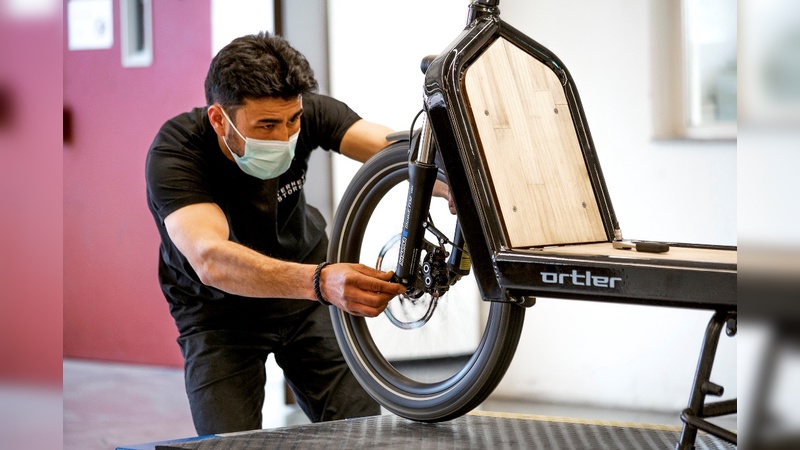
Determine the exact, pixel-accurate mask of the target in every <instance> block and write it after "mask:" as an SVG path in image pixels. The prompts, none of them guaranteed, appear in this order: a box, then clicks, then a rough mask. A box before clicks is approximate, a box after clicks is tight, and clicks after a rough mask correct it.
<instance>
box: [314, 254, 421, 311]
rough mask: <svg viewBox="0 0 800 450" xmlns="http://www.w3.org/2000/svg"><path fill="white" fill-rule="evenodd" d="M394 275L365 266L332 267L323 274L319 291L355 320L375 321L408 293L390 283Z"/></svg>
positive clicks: (323, 271)
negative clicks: (389, 306)
mask: <svg viewBox="0 0 800 450" xmlns="http://www.w3.org/2000/svg"><path fill="white" fill-rule="evenodd" d="M393 274H394V273H393V272H381V271H379V270H376V269H373V268H371V267H368V266H365V265H363V264H351V263H339V264H330V265H328V266H325V268H323V269H322V272H321V273H320V290H321V291H322V296H323V297H324V298H325V300H327V301H329V302H330V303H332V304H333V305H335V306H336V307H338V308H340V309H342V310H344V311H346V312H348V313H350V314H352V315H354V316H366V317H375V316H377V315H378V314H380V313H381V312H383V310H384V309H386V305H387V304H388V303H389V301H390V300H391V299H393V298H394V297H396V296H398V295H400V294H402V293H404V292H405V291H406V288H405V287H403V285H401V284H398V283H392V282H391V281H390V280H391V279H392V275H393Z"/></svg>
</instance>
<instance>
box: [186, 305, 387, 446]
mask: <svg viewBox="0 0 800 450" xmlns="http://www.w3.org/2000/svg"><path fill="white" fill-rule="evenodd" d="M262 330H269V331H253V330H206V331H201V332H198V333H195V334H191V335H188V336H184V337H181V338H179V339H178V342H179V344H180V346H181V351H182V352H183V357H184V361H185V380H186V393H187V394H188V396H189V404H190V406H191V410H192V418H193V420H194V426H195V429H196V430H197V433H198V435H200V436H202V435H209V434H219V433H228V432H233V431H243V430H253V429H260V428H261V423H262V416H261V410H262V408H263V404H264V385H265V383H266V370H265V362H266V359H267V355H269V354H270V353H274V354H275V360H276V362H277V363H278V365H279V366H280V367H281V368H282V369H283V371H284V376H285V377H286V380H287V382H288V383H289V386H290V387H291V388H292V391H293V392H294V394H295V397H296V398H297V402H298V404H299V405H300V407H301V408H302V409H303V412H305V414H306V415H307V416H308V418H309V419H310V420H311V421H313V422H319V421H326V420H337V419H344V418H350V417H362V416H370V415H377V414H380V407H379V406H378V404H377V403H376V402H375V401H374V400H372V398H370V397H369V395H368V394H367V393H366V392H365V391H364V390H363V389H362V388H361V386H360V385H359V384H358V382H357V381H356V380H355V378H354V377H353V375H352V373H351V372H350V370H349V368H348V367H347V364H346V363H345V361H344V359H343V357H342V354H341V351H340V350H339V347H338V345H337V343H336V337H335V336H334V334H333V328H332V326H331V321H330V313H329V312H328V308H327V307H324V306H322V305H315V306H313V307H311V308H309V309H308V310H306V311H304V312H303V313H301V314H298V315H295V316H288V317H281V318H277V319H275V321H274V323H265V324H264V327H263V329H262Z"/></svg>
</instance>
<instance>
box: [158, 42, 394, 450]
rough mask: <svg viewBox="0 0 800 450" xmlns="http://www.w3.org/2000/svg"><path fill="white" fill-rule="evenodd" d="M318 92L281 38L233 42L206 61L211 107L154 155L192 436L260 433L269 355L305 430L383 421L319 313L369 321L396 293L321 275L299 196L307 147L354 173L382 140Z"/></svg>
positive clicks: (312, 220) (377, 277)
mask: <svg viewBox="0 0 800 450" xmlns="http://www.w3.org/2000/svg"><path fill="white" fill-rule="evenodd" d="M316 88H317V83H316V81H315V79H314V74H313V72H312V70H311V68H310V67H309V65H308V62H307V61H306V59H305V58H304V57H303V56H302V55H301V54H300V53H299V52H297V51H296V50H295V49H293V48H292V47H290V46H289V45H288V44H287V43H286V41H284V40H283V39H282V38H280V37H277V36H270V35H268V34H265V33H261V34H258V35H251V36H244V37H241V38H238V39H235V40H234V41H233V42H231V43H230V44H229V45H228V46H226V47H225V48H223V49H222V50H221V51H220V52H219V53H218V54H217V55H216V56H215V57H214V59H213V61H212V63H211V66H210V68H209V71H208V75H207V78H206V82H205V91H206V101H207V106H206V107H205V108H196V109H194V110H192V111H191V112H188V113H185V114H181V115H179V116H177V117H175V118H173V119H171V120H169V121H168V122H167V123H166V124H164V126H163V127H162V128H161V130H160V131H159V133H158V135H157V136H156V138H155V140H154V142H153V144H152V146H151V147H150V151H149V153H148V156H147V165H146V178H147V199H148V204H149V207H150V210H151V212H152V214H153V217H154V219H155V222H156V225H157V227H158V230H159V233H160V235H161V240H162V242H161V248H160V260H159V282H160V284H161V287H162V290H163V292H164V295H165V296H166V298H167V300H168V302H169V306H170V312H171V314H172V316H173V318H174V319H175V323H176V325H177V327H178V331H179V333H180V337H179V338H178V343H179V344H180V347H181V351H182V353H183V357H184V360H185V367H184V369H185V381H186V392H187V395H188V397H189V403H190V406H191V410H192V417H193V420H194V424H195V428H196V429H197V432H198V434H200V435H206V434H216V433H223V432H232V431H239V430H248V429H257V428H261V419H262V417H261V409H262V407H263V401H264V383H265V380H266V374H265V368H264V363H265V361H266V358H267V355H268V354H270V353H274V355H275V360H276V361H277V363H278V365H279V366H280V367H281V368H282V369H283V371H284V375H285V376H286V379H287V381H288V383H289V385H290V386H291V388H292V390H293V392H294V393H295V396H296V398H297V401H298V403H299V405H300V407H301V408H302V409H303V411H304V412H305V413H306V415H307V416H308V417H309V419H311V420H312V421H315V422H316V421H322V420H334V419H342V418H347V417H357V416H365V415H375V414H379V413H380V409H379V407H378V405H377V404H376V403H375V402H374V401H373V400H372V399H371V398H369V396H368V395H367V394H366V393H365V392H364V391H363V389H361V387H360V386H359V385H358V384H357V382H356V381H355V379H354V378H353V376H352V374H351V373H350V372H349V370H348V368H347V366H346V364H345V362H344V360H343V358H342V355H341V353H340V351H339V348H338V345H337V343H336V339H335V336H334V334H333V331H332V327H331V323H330V316H329V313H328V308H327V307H326V306H325V304H327V303H328V302H329V303H330V304H333V305H334V306H336V307H337V308H341V309H343V310H345V311H347V312H349V313H350V314H354V315H360V316H370V317H372V316H376V315H378V314H380V313H381V312H382V311H383V309H384V308H385V307H386V304H387V303H388V301H389V300H390V299H392V298H393V297H394V296H396V295H398V294H401V293H402V292H404V291H405V289H404V288H403V287H402V286H401V285H399V284H395V283H391V282H390V281H389V280H390V279H391V275H392V274H391V273H385V272H380V271H377V270H375V269H372V268H369V267H367V266H364V265H360V264H330V265H328V264H326V263H324V261H325V256H326V250H327V242H328V241H327V237H326V236H325V232H324V227H325V221H324V219H323V218H322V216H321V214H320V213H319V211H317V210H316V209H315V208H313V207H311V206H309V205H307V204H306V201H305V196H304V194H303V189H302V188H303V184H304V183H305V182H306V179H305V177H306V169H307V166H308V159H309V156H310V153H311V151H312V150H313V149H315V148H317V147H321V148H323V149H326V150H332V151H337V152H339V153H341V154H343V155H345V156H348V157H350V158H352V159H355V160H358V161H362V162H363V161H366V160H367V159H368V158H369V157H370V156H371V155H373V154H374V153H375V152H377V151H378V150H379V149H381V148H382V147H383V146H385V145H386V144H387V142H386V139H385V136H386V135H387V134H388V133H390V132H391V130H389V129H388V128H386V127H383V126H380V125H376V124H372V123H370V122H367V121H365V120H363V119H361V118H360V117H359V116H358V115H357V114H356V113H355V112H353V111H352V110H351V109H350V108H348V107H347V106H346V105H345V104H343V103H341V102H339V101H336V100H334V99H332V98H329V97H325V96H322V95H317V94H315V93H314V91H315V90H316Z"/></svg>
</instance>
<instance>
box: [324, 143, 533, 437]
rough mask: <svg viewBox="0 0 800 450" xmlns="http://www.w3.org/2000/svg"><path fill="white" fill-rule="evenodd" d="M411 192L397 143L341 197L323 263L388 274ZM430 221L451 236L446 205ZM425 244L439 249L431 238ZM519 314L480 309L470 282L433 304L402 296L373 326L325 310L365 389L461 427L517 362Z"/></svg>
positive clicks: (397, 409)
mask: <svg viewBox="0 0 800 450" xmlns="http://www.w3.org/2000/svg"><path fill="white" fill-rule="evenodd" d="M407 192H408V143H407V142H399V143H395V144H392V145H390V146H389V147H387V148H386V149H384V150H382V151H381V152H380V153H378V154H377V155H375V156H374V157H373V158H372V159H370V160H369V161H368V162H367V163H366V164H365V165H364V166H363V167H362V168H361V170H360V171H359V172H358V173H357V174H356V176H355V177H354V179H353V181H352V182H351V184H350V186H349V187H348V189H347V191H346V192H345V194H344V196H343V197H342V201H341V204H340V205H339V208H338V210H337V214H336V220H335V223H334V228H333V233H332V236H331V245H330V249H329V255H328V256H329V260H330V261H331V262H360V263H363V264H365V265H369V266H372V267H376V266H377V267H378V268H379V269H381V270H394V268H395V266H394V265H396V261H397V255H398V245H399V244H398V242H399V239H398V238H397V236H398V235H399V233H400V232H401V230H402V225H403V213H404V209H405V208H404V206H405V198H406V195H407ZM429 217H430V218H431V219H432V222H433V223H434V224H435V226H436V228H437V229H439V230H440V231H441V232H445V231H449V232H452V231H453V230H454V229H455V216H453V215H451V214H450V213H449V210H448V207H447V202H446V201H445V200H443V199H439V198H433V199H432V201H431V208H430V216H429ZM448 234H450V239H451V240H452V233H448ZM427 238H428V239H429V240H431V241H433V242H438V241H437V240H436V238H434V237H432V236H430V232H428V236H427ZM524 313H525V310H524V308H522V307H520V306H517V305H514V304H510V303H501V302H484V301H482V300H481V298H480V293H479V291H478V288H477V284H476V282H475V280H474V278H473V277H472V276H471V275H470V276H467V277H463V278H462V279H461V280H459V281H458V282H457V283H456V284H455V285H453V286H451V287H450V289H449V290H448V291H447V292H446V293H445V294H444V295H442V296H441V297H439V298H437V299H433V298H431V297H430V296H429V295H427V294H426V295H423V296H422V297H420V298H413V299H412V298H408V297H404V296H398V297H396V298H395V299H393V300H392V301H390V302H389V306H388V307H387V312H386V313H384V314H381V315H380V316H378V317H375V318H363V317H355V316H351V315H349V314H347V313H346V312H344V311H342V310H340V309H338V308H331V317H332V321H333V327H334V330H335V332H336V338H337V339H338V342H339V346H340V347H341V349H342V353H343V354H344V357H345V359H346V360H347V363H348V365H349V366H350V368H351V370H352V371H353V374H354V375H355V377H356V378H357V379H358V381H359V382H360V383H361V385H362V386H363V387H364V389H365V390H366V391H367V392H368V393H369V394H370V395H371V396H372V397H373V398H374V399H375V400H376V401H378V403H380V404H381V405H383V406H384V407H385V408H386V409H388V410H389V411H391V412H393V413H395V414H397V415H399V416H402V417H405V418H408V419H412V420H417V421H423V422H438V421H444V420H450V419H453V418H455V417H459V416H461V415H463V414H465V413H467V412H469V411H471V410H472V409H474V408H475V407H477V406H478V405H479V404H480V403H481V402H483V401H484V400H485V399H486V398H487V397H488V396H489V394H491V393H492V391H493V390H494V388H495V387H496V386H497V384H498V383H499V382H500V380H501V379H502V377H503V375H504V374H505V372H506V370H507V369H508V366H509V364H510V363H511V359H512V358H513V356H514V352H515V350H516V347H517V342H518V341H519V337H520V333H521V331H522V324H523V319H524Z"/></svg>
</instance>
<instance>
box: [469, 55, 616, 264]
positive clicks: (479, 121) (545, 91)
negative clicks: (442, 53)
mask: <svg viewBox="0 0 800 450" xmlns="http://www.w3.org/2000/svg"><path fill="white" fill-rule="evenodd" d="M464 81H465V92H466V94H467V97H468V100H469V107H470V109H471V113H472V116H473V120H474V125H475V127H476V128H477V134H478V138H479V141H480V143H481V148H482V152H483V155H484V158H485V164H486V167H487V170H488V172H489V174H490V176H491V179H492V182H493V183H494V188H495V192H496V194H497V201H498V204H499V207H500V215H501V217H502V220H503V225H504V227H505V229H506V232H507V239H508V242H509V244H510V246H511V247H512V248H522V247H530V246H543V245H556V244H567V243H586V242H597V241H605V240H607V237H606V233H605V229H604V227H603V222H602V218H601V216H600V212H599V208H598V206H597V201H596V199H595V195H594V192H593V190H592V187H591V183H590V180H589V174H588V171H587V168H586V165H585V163H584V160H583V155H582V152H581V149H580V146H579V144H578V138H577V135H576V132H575V128H574V125H573V123H572V116H571V114H570V111H569V108H568V107H567V101H566V96H565V94H564V90H563V87H562V85H561V83H560V81H559V79H558V77H557V76H556V74H555V73H553V71H552V70H550V68H549V67H547V66H546V65H544V64H542V63H541V62H539V61H538V60H537V59H535V58H533V57H532V56H530V55H528V54H526V53H525V52H523V51H522V50H520V49H519V48H517V47H515V46H514V45H512V44H511V43H509V42H508V41H506V40H505V39H498V40H497V41H495V43H493V44H492V45H491V46H490V47H489V48H488V49H487V50H486V51H485V53H484V54H482V55H481V56H480V57H479V58H478V59H477V60H476V61H475V62H474V63H473V64H472V65H471V66H470V67H469V68H468V69H467V71H466V74H465V80H464Z"/></svg>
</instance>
